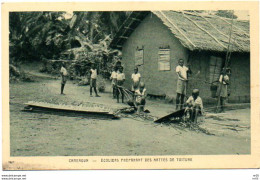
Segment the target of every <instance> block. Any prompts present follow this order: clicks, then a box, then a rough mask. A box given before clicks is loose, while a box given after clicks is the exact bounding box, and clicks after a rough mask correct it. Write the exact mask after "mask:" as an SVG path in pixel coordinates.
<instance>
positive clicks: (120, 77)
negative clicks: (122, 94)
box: [116, 72, 125, 81]
mask: <svg viewBox="0 0 260 180" xmlns="http://www.w3.org/2000/svg"><path fill="white" fill-rule="evenodd" d="M116 79H117V80H119V81H121V80H124V79H125V74H124V73H120V72H119V73H117V77H116Z"/></svg>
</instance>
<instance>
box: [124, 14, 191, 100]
mask: <svg viewBox="0 0 260 180" xmlns="http://www.w3.org/2000/svg"><path fill="white" fill-rule="evenodd" d="M167 46H169V47H170V67H171V69H170V71H159V70H158V52H159V48H160V47H167ZM137 47H139V48H140V47H143V48H144V65H142V66H140V67H139V72H140V73H141V76H142V81H144V82H145V84H146V88H147V91H148V94H153V95H168V96H170V97H175V95H176V84H177V74H176V72H175V68H176V66H177V62H178V59H180V58H182V59H184V60H185V61H186V60H187V57H188V51H187V49H185V48H184V47H183V46H182V45H181V43H180V42H179V40H178V39H177V38H175V37H174V36H173V35H172V33H171V31H170V30H169V29H168V28H167V27H166V26H165V25H163V23H162V21H161V20H160V19H158V18H157V17H156V16H155V15H152V14H149V15H148V16H147V17H146V18H145V19H144V20H143V21H142V23H141V24H140V25H139V26H138V27H137V28H136V29H135V31H134V32H133V33H132V34H131V36H130V37H129V38H128V39H127V41H126V42H125V43H124V45H123V60H122V64H123V66H124V72H125V75H126V82H125V86H126V87H128V88H130V87H131V74H132V73H133V71H134V66H135V51H136V48H137Z"/></svg>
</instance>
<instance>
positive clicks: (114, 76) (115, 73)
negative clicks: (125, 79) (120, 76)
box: [111, 71, 117, 79]
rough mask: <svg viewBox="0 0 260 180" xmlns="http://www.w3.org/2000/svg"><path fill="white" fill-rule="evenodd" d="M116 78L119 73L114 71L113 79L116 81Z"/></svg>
mask: <svg viewBox="0 0 260 180" xmlns="http://www.w3.org/2000/svg"><path fill="white" fill-rule="evenodd" d="M116 77H117V72H115V71H113V72H112V74H111V78H112V79H116Z"/></svg>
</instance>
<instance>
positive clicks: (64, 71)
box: [60, 67, 68, 76]
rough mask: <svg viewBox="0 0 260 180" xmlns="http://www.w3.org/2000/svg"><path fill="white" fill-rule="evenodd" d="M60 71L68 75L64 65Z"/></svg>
mask: <svg viewBox="0 0 260 180" xmlns="http://www.w3.org/2000/svg"><path fill="white" fill-rule="evenodd" d="M60 72H61V73H62V75H63V76H67V75H68V71H67V69H65V68H64V67H61V69H60Z"/></svg>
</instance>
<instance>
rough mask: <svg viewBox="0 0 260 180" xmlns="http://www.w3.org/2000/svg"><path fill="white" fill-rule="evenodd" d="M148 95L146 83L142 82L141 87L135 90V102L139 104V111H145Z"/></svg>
mask: <svg viewBox="0 0 260 180" xmlns="http://www.w3.org/2000/svg"><path fill="white" fill-rule="evenodd" d="M146 96H147V93H146V88H145V84H144V83H143V82H141V83H140V87H139V89H137V90H136V91H135V104H136V106H137V113H140V112H141V111H142V112H143V111H144V106H145V103H146V101H145V98H146Z"/></svg>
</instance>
